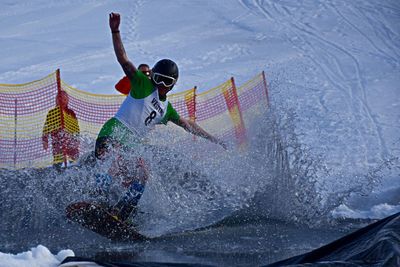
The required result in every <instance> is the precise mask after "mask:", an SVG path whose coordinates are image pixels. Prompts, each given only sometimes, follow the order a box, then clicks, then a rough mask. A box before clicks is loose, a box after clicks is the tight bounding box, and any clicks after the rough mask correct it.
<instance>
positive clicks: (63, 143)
mask: <svg viewBox="0 0 400 267" xmlns="http://www.w3.org/2000/svg"><path fill="white" fill-rule="evenodd" d="M60 76H61V75H60V69H57V70H56V79H57V94H58V95H61V77H60ZM60 127H61V129H60V130H61V133H62V134H61V136H62V138H64V137H65V132H64V131H65V121H64V109H63V107H62V106H61V105H60ZM61 146H62V154H63V161H64V168H67V153H66V147H65V142H64V140H62V142H61Z"/></svg>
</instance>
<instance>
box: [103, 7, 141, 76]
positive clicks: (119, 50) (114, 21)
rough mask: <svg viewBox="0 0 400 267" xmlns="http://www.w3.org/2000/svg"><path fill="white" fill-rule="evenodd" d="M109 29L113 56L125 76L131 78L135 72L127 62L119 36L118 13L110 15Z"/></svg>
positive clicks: (119, 17)
mask: <svg viewBox="0 0 400 267" xmlns="http://www.w3.org/2000/svg"><path fill="white" fill-rule="evenodd" d="M109 22H110V29H111V33H112V40H113V45H114V51H115V55H116V56H117V60H118V62H119V64H121V67H122V69H123V70H124V72H125V74H126V76H128V77H129V78H132V77H133V76H134V74H135V72H136V67H135V66H134V65H133V64H132V62H130V61H129V59H128V56H127V55H126V52H125V49H124V45H123V44H122V40H121V35H120V32H119V24H120V23H121V16H120V15H119V14H118V13H111V14H110V19H109Z"/></svg>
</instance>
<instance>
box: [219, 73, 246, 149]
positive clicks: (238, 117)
mask: <svg viewBox="0 0 400 267" xmlns="http://www.w3.org/2000/svg"><path fill="white" fill-rule="evenodd" d="M229 82H230V84H229V87H224V88H223V89H222V93H223V95H224V98H225V102H226V105H227V107H228V111H229V115H230V117H231V119H232V123H233V127H234V131H235V137H236V140H237V142H238V145H239V148H241V149H243V148H245V147H246V145H247V140H246V139H247V138H246V127H245V125H244V121H243V117H242V111H241V108H240V103H239V98H238V95H237V89H236V85H235V79H234V78H233V77H231V79H230V80H229Z"/></svg>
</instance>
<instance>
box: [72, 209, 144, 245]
mask: <svg viewBox="0 0 400 267" xmlns="http://www.w3.org/2000/svg"><path fill="white" fill-rule="evenodd" d="M65 212H66V216H67V218H68V219H69V220H71V221H73V222H77V223H79V224H80V225H82V226H83V227H85V228H87V229H89V230H91V231H93V232H95V233H97V234H99V235H102V236H104V237H106V238H108V239H110V240H113V241H141V240H148V239H149V238H148V237H146V236H144V235H142V234H140V233H138V232H137V231H136V229H135V227H133V226H132V225H130V224H128V223H125V222H123V221H120V220H119V219H118V218H117V217H115V216H113V215H112V214H110V213H109V212H108V211H107V209H106V208H105V207H102V206H100V205H97V204H94V203H89V202H76V203H72V204H70V205H68V206H67V207H66V210H65Z"/></svg>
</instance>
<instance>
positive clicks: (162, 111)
mask: <svg viewBox="0 0 400 267" xmlns="http://www.w3.org/2000/svg"><path fill="white" fill-rule="evenodd" d="M114 117H115V118H116V119H117V120H118V121H120V122H121V123H122V124H123V125H125V126H126V127H127V128H128V129H129V130H130V131H132V132H133V133H135V134H136V135H137V136H138V137H144V136H145V135H146V133H147V132H148V131H150V130H151V129H152V128H154V125H155V124H161V123H163V124H166V123H167V122H168V121H170V120H175V121H177V120H178V119H179V115H178V113H177V112H176V110H175V109H174V108H173V107H172V105H171V103H169V102H168V100H166V99H160V96H159V95H158V90H157V88H156V87H155V86H154V85H153V83H152V82H151V81H150V80H149V78H147V76H145V75H144V74H143V73H142V72H141V71H136V73H135V75H134V78H133V79H131V91H130V92H129V95H128V96H127V97H126V99H125V101H124V102H123V103H122V105H121V107H120V108H119V110H118V112H117V113H116V114H115V116H114Z"/></svg>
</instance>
